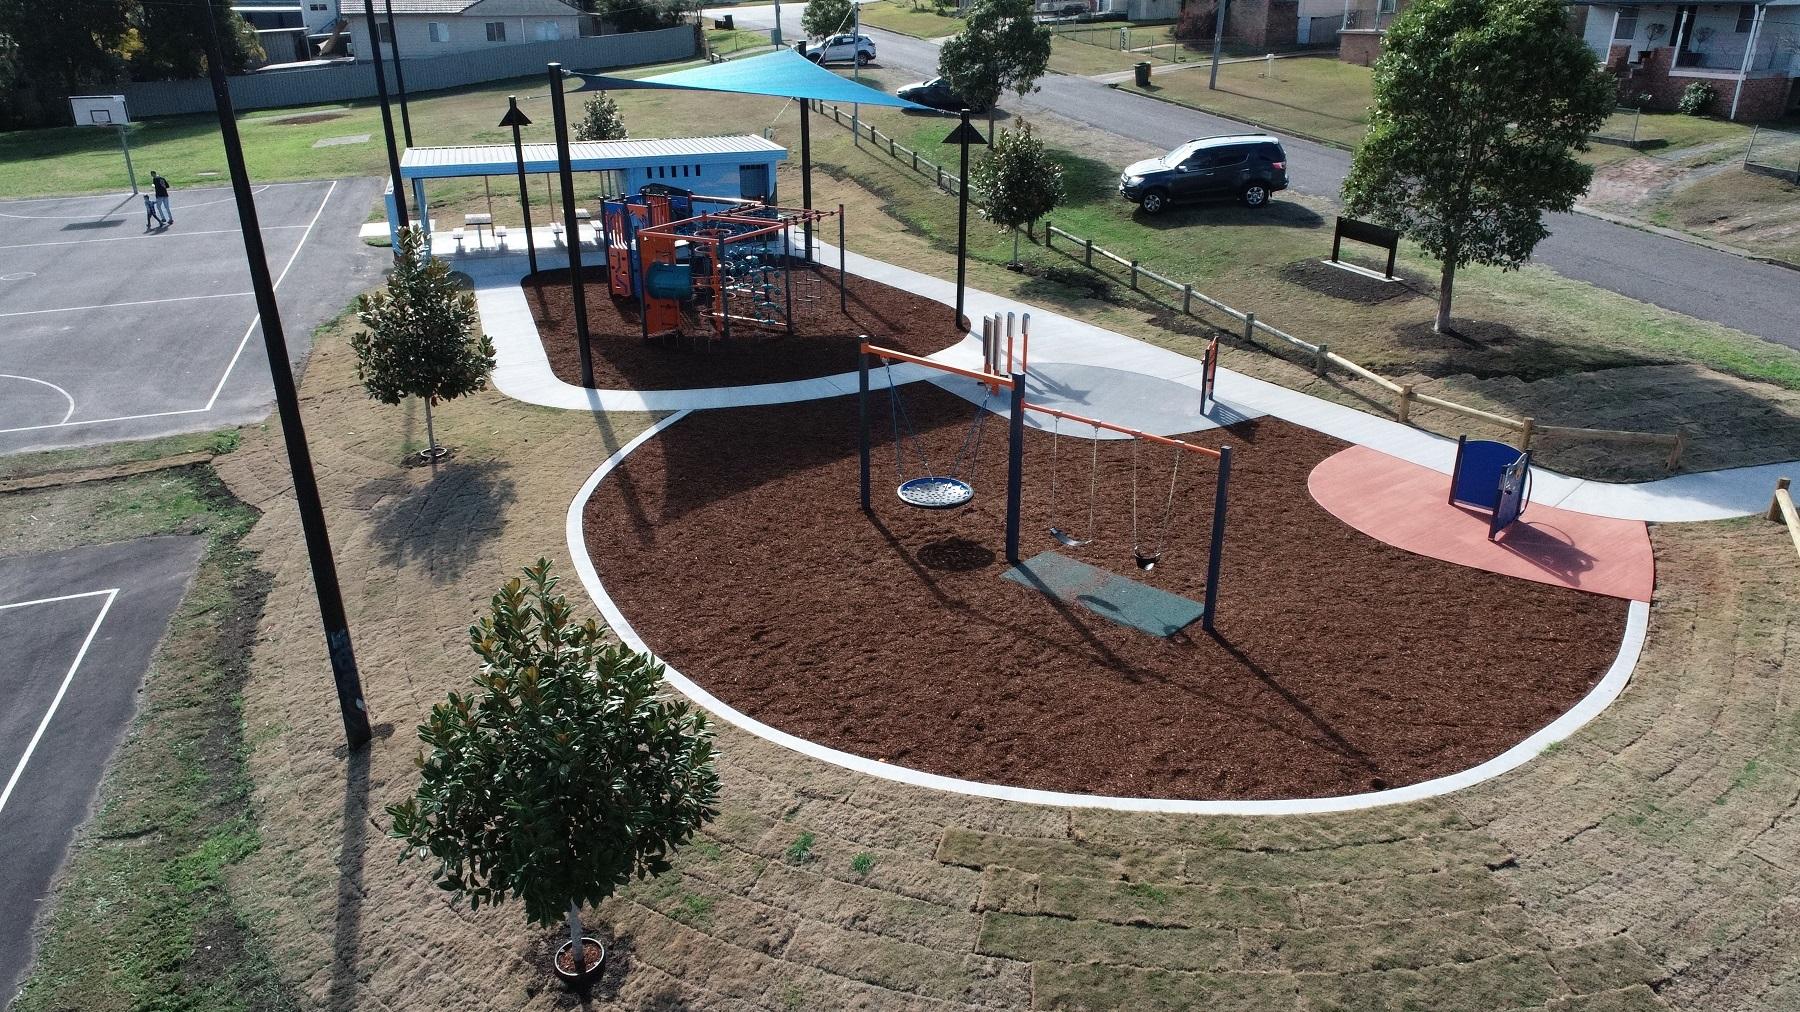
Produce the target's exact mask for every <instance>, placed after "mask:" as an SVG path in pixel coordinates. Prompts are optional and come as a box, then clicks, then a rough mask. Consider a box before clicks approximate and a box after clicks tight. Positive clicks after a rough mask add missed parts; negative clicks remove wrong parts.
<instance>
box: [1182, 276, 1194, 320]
mask: <svg viewBox="0 0 1800 1012" xmlns="http://www.w3.org/2000/svg"><path fill="white" fill-rule="evenodd" d="M1181 315H1183V316H1192V315H1194V286H1193V285H1191V284H1189V285H1182V286H1181Z"/></svg>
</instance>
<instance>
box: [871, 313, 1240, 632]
mask: <svg viewBox="0 0 1800 1012" xmlns="http://www.w3.org/2000/svg"><path fill="white" fill-rule="evenodd" d="M999 329H1000V328H999V327H998V325H997V323H996V321H993V320H991V319H990V320H989V321H986V322H985V325H984V328H983V330H984V335H985V336H984V341H983V357H984V365H983V369H982V370H980V371H976V370H970V369H961V368H957V367H956V366H951V365H946V364H944V363H942V362H935V361H932V360H931V359H928V358H922V357H920V356H917V355H909V354H907V353H905V352H901V351H896V350H894V349H891V348H882V347H879V346H876V345H872V344H870V343H869V342H868V341H866V340H865V341H863V342H862V347H861V351H862V354H861V357H860V362H859V368H858V387H857V389H858V418H859V440H858V445H859V452H860V459H859V466H860V480H861V501H862V508H863V510H864V511H865V512H867V511H870V510H872V509H873V505H874V504H873V499H872V491H871V484H872V477H871V470H872V468H871V458H872V451H871V444H870V429H871V415H872V413H873V409H872V406H871V402H870V397H869V383H870V373H871V361H872V360H873V361H874V362H878V363H880V366H881V368H882V369H883V370H884V372H885V377H884V378H885V380H886V383H887V389H888V400H889V408H888V413H889V416H890V419H891V422H892V425H893V439H894V464H895V470H896V477H897V481H898V484H897V485H896V487H895V495H896V496H897V497H898V498H899V499H900V501H901V502H903V503H905V504H906V505H908V506H912V507H915V508H918V509H929V510H945V509H955V508H957V507H960V506H964V505H967V504H968V503H969V502H970V501H972V500H973V499H974V497H975V487H974V485H973V484H972V483H971V482H970V481H969V480H967V478H965V477H964V476H965V475H966V474H968V473H970V471H971V470H972V465H973V458H974V455H975V454H976V453H978V452H979V449H980V446H981V432H982V428H983V426H984V425H985V423H986V420H987V416H988V415H989V414H990V410H989V405H990V403H991V402H992V401H993V400H995V399H997V397H998V396H999V394H1000V392H1001V391H1003V390H1004V391H1006V392H1007V395H1008V401H1009V403H1008V407H1009V412H1008V440H1007V446H1008V450H1007V470H1006V473H1007V479H1006V561H1007V562H1008V563H1010V564H1011V566H1012V568H1011V569H1010V570H1008V572H1007V574H1006V578H1007V579H1009V580H1012V581H1013V582H1015V583H1020V584H1023V585H1025V586H1029V587H1033V588H1035V589H1038V590H1040V591H1042V592H1044V593H1046V594H1050V595H1052V596H1054V597H1057V598H1060V599H1063V600H1067V601H1071V602H1075V603H1079V604H1082V605H1083V606H1085V607H1087V608H1089V609H1090V610H1092V611H1095V612H1097V613H1098V614H1101V615H1103V616H1105V617H1107V618H1109V619H1112V620H1113V621H1116V622H1119V623H1121V624H1124V625H1129V626H1133V627H1135V628H1139V629H1143V630H1144V631H1146V632H1150V633H1152V634H1154V635H1159V636H1170V635H1174V634H1175V633H1176V632H1178V631H1180V630H1181V629H1182V628H1185V627H1186V626H1187V625H1189V624H1191V623H1192V622H1193V621H1194V620H1195V619H1200V620H1201V623H1202V625H1203V627H1204V628H1206V629H1208V630H1211V629H1212V628H1213V621H1214V617H1215V615H1216V613H1217V608H1218V587H1219V567H1220V561H1221V558H1222V553H1223V549H1224V542H1225V506H1226V500H1227V490H1228V488H1229V485H1230V480H1231V447H1229V446H1224V447H1220V448H1219V449H1217V450H1215V449H1212V448H1211V447H1205V446H1196V445H1195V444H1193V443H1189V442H1186V441H1184V440H1180V439H1172V438H1170V437H1168V436H1159V435H1155V434H1153V433H1149V432H1143V431H1141V430H1138V429H1133V428H1130V427H1128V426H1124V425H1118V424H1115V423H1112V422H1108V421H1104V420H1102V419H1098V418H1090V417H1087V416H1085V415H1078V414H1075V413H1073V412H1069V411H1062V410H1059V409H1057V408H1051V407H1046V406H1044V405H1041V404H1032V403H1030V402H1029V401H1027V400H1026V399H1025V372H1024V371H1023V370H1024V364H1023V357H1022V356H1021V358H1020V359H1019V366H1018V368H1019V371H1017V372H1014V373H1011V374H1010V375H1001V374H1000V373H998V372H995V371H993V365H994V363H995V361H996V360H997V359H1000V358H1001V355H1000V353H999V351H998V349H999V348H1000V347H1001V345H1000V341H999V340H998V339H997V334H998V332H999ZM1011 358H1012V347H1011V343H1010V342H1008V345H1007V350H1006V355H1005V359H1006V360H1008V361H1010V360H1011ZM895 362H903V363H911V364H913V365H920V366H924V367H926V368H929V369H934V370H937V371H939V372H943V373H946V374H949V375H952V376H962V377H966V378H969V379H973V380H975V381H977V382H978V383H980V384H981V386H982V388H983V390H984V393H983V397H982V399H981V402H980V403H979V404H977V405H976V408H975V415H974V418H973V419H972V420H971V421H970V423H969V427H968V430H967V431H966V432H965V433H964V435H963V439H962V442H961V448H960V450H959V451H958V453H957V455H956V458H955V460H954V461H953V462H952V463H951V466H950V467H948V468H936V467H933V466H932V463H931V460H930V457H929V455H928V454H927V453H926V451H925V448H924V446H923V443H922V441H921V440H920V438H919V435H918V433H917V432H916V431H914V429H913V426H912V423H911V421H910V419H909V418H908V415H907V413H906V406H905V400H904V397H903V395H902V391H901V386H900V384H898V383H896V382H894V376H893V364H894V363H895ZM1027 412H1034V413H1037V414H1039V415H1047V416H1049V418H1050V425H1051V450H1050V469H1051V478H1050V491H1051V497H1052V499H1053V501H1054V504H1053V508H1056V507H1059V506H1060V505H1061V503H1060V499H1059V496H1060V494H1061V463H1060V460H1061V440H1062V425H1063V424H1064V423H1069V424H1071V425H1073V426H1076V427H1080V426H1087V427H1088V428H1089V430H1090V432H1089V437H1088V454H1087V456H1088V461H1089V463H1088V491H1087V497H1086V507H1087V518H1088V521H1087V527H1086V529H1085V531H1083V532H1080V533H1074V532H1071V531H1070V530H1068V529H1065V528H1064V527H1062V526H1060V525H1053V526H1051V527H1050V529H1049V533H1050V535H1051V536H1052V537H1053V538H1055V539H1056V541H1057V542H1058V543H1060V544H1062V545H1063V546H1064V547H1067V548H1071V549H1079V548H1085V547H1087V546H1089V545H1092V544H1093V543H1094V542H1095V540H1096V537H1095V531H1096V528H1095V525H1094V520H1095V500H1096V490H1097V487H1098V483H1099V473H1100V472H1099V444H1100V440H1101V438H1102V437H1101V433H1102V432H1103V431H1104V432H1111V433H1115V434H1117V435H1122V436H1125V437H1126V438H1128V439H1130V440H1131V507H1130V509H1131V557H1132V562H1133V564H1134V565H1136V566H1137V568H1138V569H1139V570H1141V571H1143V572H1150V571H1152V570H1154V569H1155V568H1156V566H1157V565H1159V564H1160V563H1162V562H1163V561H1164V558H1165V554H1166V551H1167V546H1168V543H1169V527H1170V524H1171V523H1172V522H1173V519H1174V516H1175V501H1176V491H1177V489H1178V488H1179V484H1180V474H1181V465H1182V461H1183V460H1184V459H1187V458H1193V457H1198V458H1201V459H1210V460H1213V461H1216V462H1217V471H1216V480H1215V483H1214V493H1213V511H1212V537H1211V539H1210V544H1209V546H1208V551H1207V563H1206V585H1205V601H1204V603H1196V602H1193V601H1189V600H1187V599H1185V598H1180V597H1177V596H1176V595H1172V594H1168V593H1166V592H1164V591H1162V590H1159V589H1157V588H1154V587H1149V586H1146V585H1143V584H1140V583H1137V582H1135V581H1131V580H1126V579H1124V578H1123V577H1119V576H1116V575H1114V574H1111V573H1107V572H1106V571H1104V570H1101V569H1098V568H1096V567H1094V566H1090V565H1088V564H1086V563H1083V562H1079V561H1077V560H1074V559H1071V558H1069V557H1067V556H1063V555H1060V554H1058V553H1056V552H1044V553H1042V554H1040V555H1037V556H1034V557H1033V558H1031V559H1028V560H1022V559H1021V558H1020V557H1019V534H1020V522H1021V521H1020V512H1021V504H1022V499H1023V494H1022V492H1023V486H1024V474H1025V416H1026V413H1027ZM1144 445H1151V446H1157V447H1164V448H1168V449H1169V450H1170V451H1171V456H1170V465H1169V484H1168V491H1167V494H1166V495H1158V494H1157V493H1158V492H1160V490H1161V483H1160V482H1157V484H1156V486H1155V488H1154V489H1153V490H1152V491H1151V492H1150V493H1148V494H1147V495H1145V496H1144V497H1143V498H1144V500H1145V501H1144V503H1143V504H1142V505H1141V507H1140V503H1139V498H1140V496H1139V468H1140V456H1142V454H1141V453H1140V449H1139V448H1140V447H1141V446H1144ZM915 465H916V466H915ZM1159 500H1160V501H1159Z"/></svg>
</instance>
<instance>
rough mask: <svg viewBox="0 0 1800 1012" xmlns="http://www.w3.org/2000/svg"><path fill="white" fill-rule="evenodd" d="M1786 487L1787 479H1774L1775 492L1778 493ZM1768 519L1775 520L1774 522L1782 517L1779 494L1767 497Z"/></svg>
mask: <svg viewBox="0 0 1800 1012" xmlns="http://www.w3.org/2000/svg"><path fill="white" fill-rule="evenodd" d="M1787 487H1788V480H1787V479H1786V478H1777V479H1775V491H1776V492H1777V493H1779V492H1780V491H1781V490H1782V489H1784V488H1787ZM1769 519H1770V520H1773V521H1775V522H1776V523H1781V520H1782V518H1781V496H1780V495H1775V496H1774V497H1772V498H1770V499H1769Z"/></svg>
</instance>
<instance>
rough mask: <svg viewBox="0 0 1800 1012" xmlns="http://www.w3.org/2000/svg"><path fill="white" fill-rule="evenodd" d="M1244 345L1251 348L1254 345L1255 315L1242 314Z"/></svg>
mask: <svg viewBox="0 0 1800 1012" xmlns="http://www.w3.org/2000/svg"><path fill="white" fill-rule="evenodd" d="M1244 343H1245V344H1248V345H1252V346H1254V345H1255V344H1256V314H1255V313H1245V314H1244Z"/></svg>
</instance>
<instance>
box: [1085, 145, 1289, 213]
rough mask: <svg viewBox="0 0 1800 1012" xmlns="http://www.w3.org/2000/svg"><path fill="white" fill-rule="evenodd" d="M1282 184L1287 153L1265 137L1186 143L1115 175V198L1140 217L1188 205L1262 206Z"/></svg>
mask: <svg viewBox="0 0 1800 1012" xmlns="http://www.w3.org/2000/svg"><path fill="white" fill-rule="evenodd" d="M1287 185H1288V178H1287V152H1286V151H1285V150H1284V149H1283V148H1282V146H1281V141H1279V140H1277V139H1276V138H1274V137H1271V136H1269V135H1268V134H1231V135H1227V136H1224V137H1203V138H1201V139H1199V140H1192V141H1188V142H1187V143H1186V144H1183V145H1182V146H1180V147H1178V148H1176V149H1175V150H1173V151H1171V152H1169V153H1168V154H1166V155H1164V156H1162V157H1161V158H1150V159H1146V160H1144V161H1141V162H1133V163H1132V164H1130V165H1128V166H1126V167H1125V171H1124V173H1122V174H1121V175H1120V176H1119V194H1120V195H1121V196H1123V197H1124V198H1125V199H1126V200H1129V201H1131V202H1132V203H1134V204H1137V205H1138V206H1139V207H1142V208H1143V209H1144V213H1145V214H1161V213H1162V211H1163V210H1164V209H1165V208H1167V207H1168V206H1169V205H1170V204H1174V203H1180V202H1183V201H1189V200H1216V199H1233V198H1235V199H1237V200H1239V201H1242V202H1243V205H1244V206H1245V207H1262V206H1263V205H1265V204H1267V203H1268V202H1269V198H1270V197H1271V196H1273V195H1274V194H1275V193H1277V192H1279V191H1281V190H1285V189H1287Z"/></svg>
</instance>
